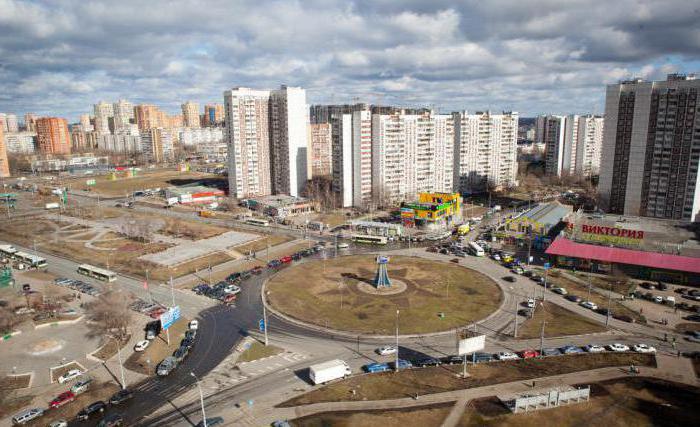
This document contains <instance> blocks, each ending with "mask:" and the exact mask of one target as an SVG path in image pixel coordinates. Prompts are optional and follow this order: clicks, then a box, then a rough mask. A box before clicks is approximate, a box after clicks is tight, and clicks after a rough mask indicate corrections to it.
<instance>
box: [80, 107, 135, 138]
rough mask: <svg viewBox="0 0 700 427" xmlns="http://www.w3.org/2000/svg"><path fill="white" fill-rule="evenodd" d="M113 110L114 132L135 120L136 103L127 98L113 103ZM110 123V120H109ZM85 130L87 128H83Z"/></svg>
mask: <svg viewBox="0 0 700 427" xmlns="http://www.w3.org/2000/svg"><path fill="white" fill-rule="evenodd" d="M112 112H113V115H114V132H115V133H116V132H117V130H120V129H124V128H127V127H129V126H130V125H131V124H132V122H134V123H135V120H134V105H133V104H132V103H131V102H129V101H127V100H125V99H120V100H119V101H117V102H115V103H114V104H113V105H112ZM107 124H108V125H109V121H108V122H107ZM83 130H85V129H83Z"/></svg>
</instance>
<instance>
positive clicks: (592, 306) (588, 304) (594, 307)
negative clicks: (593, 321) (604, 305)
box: [581, 301, 598, 310]
mask: <svg viewBox="0 0 700 427" xmlns="http://www.w3.org/2000/svg"><path fill="white" fill-rule="evenodd" d="M581 307H584V308H588V309H591V310H598V305H597V304H596V303H594V302H591V301H582V302H581Z"/></svg>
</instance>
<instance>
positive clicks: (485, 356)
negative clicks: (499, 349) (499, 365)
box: [467, 352, 493, 363]
mask: <svg viewBox="0 0 700 427" xmlns="http://www.w3.org/2000/svg"><path fill="white" fill-rule="evenodd" d="M467 361H471V362H474V363H485V362H492V361H493V354H491V353H481V352H476V353H473V354H471V355H469V356H467Z"/></svg>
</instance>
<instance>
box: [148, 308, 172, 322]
mask: <svg viewBox="0 0 700 427" xmlns="http://www.w3.org/2000/svg"><path fill="white" fill-rule="evenodd" d="M166 311H168V310H166V309H164V308H163V307H158V308H154V309H153V310H151V311H149V312H148V315H149V316H151V318H152V319H157V318H159V317H160V315H161V314H163V313H165V312H166Z"/></svg>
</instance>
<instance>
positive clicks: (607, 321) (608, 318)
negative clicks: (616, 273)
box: [605, 283, 612, 328]
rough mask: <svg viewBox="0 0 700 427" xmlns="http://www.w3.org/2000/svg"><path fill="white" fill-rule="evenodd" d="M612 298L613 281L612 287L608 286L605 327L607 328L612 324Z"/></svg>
mask: <svg viewBox="0 0 700 427" xmlns="http://www.w3.org/2000/svg"><path fill="white" fill-rule="evenodd" d="M611 299H612V283H611V284H610V288H608V310H607V311H606V313H605V327H606V328H607V327H608V325H609V324H610V300H611Z"/></svg>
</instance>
